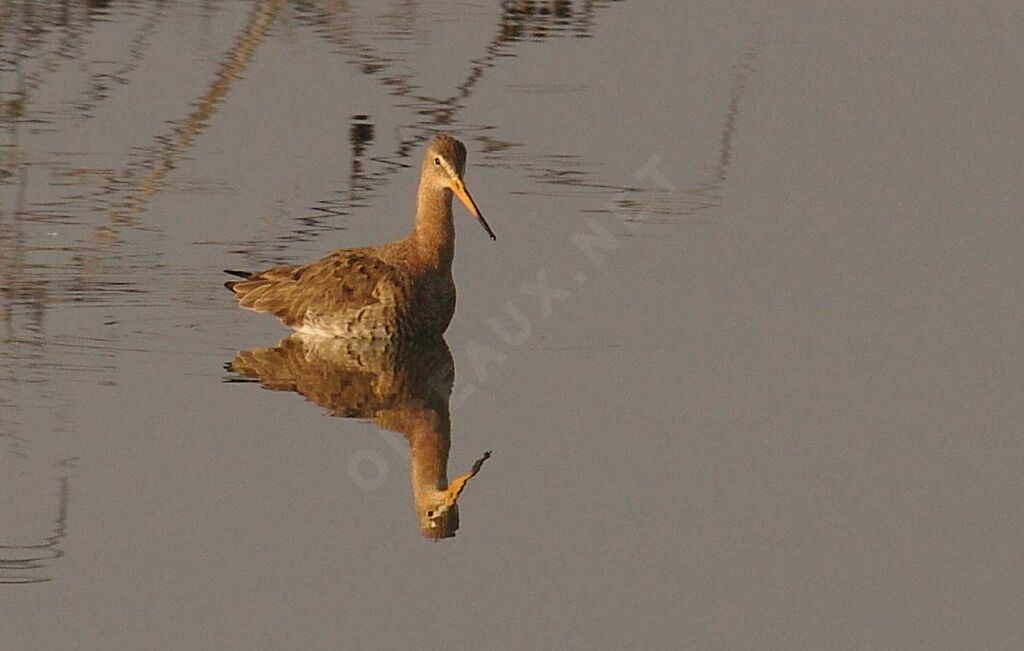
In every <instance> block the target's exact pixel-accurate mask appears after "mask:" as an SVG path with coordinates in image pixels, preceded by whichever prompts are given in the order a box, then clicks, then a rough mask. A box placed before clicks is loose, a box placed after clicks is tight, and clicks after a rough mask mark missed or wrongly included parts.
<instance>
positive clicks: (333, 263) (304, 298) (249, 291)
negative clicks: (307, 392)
mask: <svg viewBox="0 0 1024 651" xmlns="http://www.w3.org/2000/svg"><path fill="white" fill-rule="evenodd" d="M399 284H400V278H399V274H398V273H397V270H396V269H395V268H394V267H393V266H391V265H390V264H388V263H386V262H384V261H383V260H381V259H380V258H378V257H376V256H374V255H371V254H370V253H368V252H361V251H358V250H357V251H339V252H337V253H333V254H331V255H329V256H327V257H325V258H323V259H321V260H318V261H316V262H313V263H311V264H308V265H303V266H301V267H275V268H273V269H268V270H266V271H263V272H260V273H257V274H253V275H252V276H250V277H249V278H246V279H245V280H240V281H237V282H233V283H231V291H233V292H234V293H235V295H236V296H237V297H238V304H239V305H241V306H242V307H244V308H247V309H250V310H253V311H255V312H267V313H270V314H273V315H274V316H276V317H278V318H279V319H281V320H282V321H283V322H284V323H285V325H288V326H297V325H302V324H303V323H304V322H306V320H307V319H308V318H317V317H323V316H327V315H343V314H345V313H348V312H352V313H357V312H359V311H360V310H363V309H366V308H370V307H373V306H375V305H378V304H380V303H382V302H383V301H387V300H390V299H391V298H392V297H393V296H394V294H395V291H396V290H397V285H399Z"/></svg>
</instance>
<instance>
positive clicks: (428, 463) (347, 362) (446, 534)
mask: <svg viewBox="0 0 1024 651" xmlns="http://www.w3.org/2000/svg"><path fill="white" fill-rule="evenodd" d="M225 366H226V368H227V370H229V371H231V372H232V373H233V374H235V375H237V376H240V377H241V378H244V379H252V380H255V381H258V382H259V383H260V384H261V385H262V386H263V387H264V388H266V389H270V390H273V391H291V392H295V393H297V394H299V395H301V396H303V397H304V398H306V400H309V401H310V402H313V403H315V404H317V405H320V406H321V407H323V408H325V409H326V410H327V413H328V414H329V415H330V416H335V417H339V418H358V419H367V420H370V421H372V422H373V423H375V424H376V425H377V426H378V427H380V428H382V429H385V430H389V431H393V432H398V433H400V434H402V436H404V437H405V439H406V441H407V442H408V444H409V451H410V454H411V460H410V462H411V471H412V476H411V479H412V493H413V503H414V504H415V507H416V514H417V520H418V522H419V528H420V533H421V534H422V535H423V536H424V537H426V538H428V539H430V540H440V539H442V538H450V537H452V536H454V535H455V532H456V531H457V530H458V528H459V498H460V497H461V496H462V494H463V492H464V491H465V489H466V487H467V485H468V483H469V482H470V480H471V479H473V478H474V477H475V476H476V475H477V474H478V473H479V472H480V469H481V467H482V466H483V464H484V462H485V461H487V460H488V459H489V458H490V457H491V452H490V451H487V452H484V453H483V455H482V456H481V457H480V458H478V459H477V461H476V462H475V463H474V464H473V466H472V468H470V470H469V471H468V472H466V473H463V474H461V475H459V476H458V477H455V478H454V479H451V480H449V479H448V457H449V451H450V450H451V442H452V440H451V439H452V431H451V430H452V420H451V413H450V409H449V401H450V399H451V393H452V386H453V384H454V382H455V361H454V359H452V353H451V349H450V348H448V345H447V344H446V343H445V341H444V339H443V338H437V339H427V340H420V339H417V340H412V341H410V340H404V339H395V340H390V341H379V340H366V339H344V338H340V337H331V338H327V337H318V336H315V335H306V334H303V333H298V332H297V333H292V334H290V335H288V336H287V337H285V338H284V339H282V340H281V341H280V342H279V343H278V344H277V345H276V346H275V347H273V348H256V349H252V350H243V351H239V352H238V354H236V355H235V358H234V359H233V360H232V361H231V362H228V363H227V364H226V365H225ZM350 472H356V471H353V470H350ZM350 476H353V477H354V475H350Z"/></svg>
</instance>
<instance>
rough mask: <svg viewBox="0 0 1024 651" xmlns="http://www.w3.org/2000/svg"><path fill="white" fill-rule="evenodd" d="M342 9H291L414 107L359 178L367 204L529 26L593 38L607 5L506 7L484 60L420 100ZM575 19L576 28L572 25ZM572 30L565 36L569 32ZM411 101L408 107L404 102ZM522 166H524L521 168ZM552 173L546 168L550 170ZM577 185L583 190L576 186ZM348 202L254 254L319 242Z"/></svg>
mask: <svg viewBox="0 0 1024 651" xmlns="http://www.w3.org/2000/svg"><path fill="white" fill-rule="evenodd" d="M340 4H341V6H337V5H331V6H323V4H322V3H316V2H311V1H309V0H306V1H303V2H297V3H295V4H294V8H295V11H296V12H297V17H298V19H299V20H305V21H306V22H308V23H309V24H311V25H312V26H313V27H314V29H315V30H316V33H317V34H318V35H319V36H320V37H321V38H323V39H324V40H326V41H327V42H329V43H330V44H332V45H334V46H335V47H337V48H338V51H339V52H340V53H341V54H343V55H344V56H346V57H348V58H349V59H350V60H351V61H352V62H353V63H354V64H355V65H356V66H358V67H359V69H360V71H361V72H362V73H363V74H365V75H367V76H369V77H371V78H374V79H376V80H377V81H379V82H380V83H381V85H382V86H383V87H384V90H385V91H386V93H387V94H388V95H389V96H391V97H393V98H394V99H393V101H392V102H391V104H392V107H393V108H395V109H399V110H401V109H411V110H412V111H413V113H414V115H415V116H416V118H415V120H414V122H413V123H412V124H410V125H409V126H410V127H411V128H412V129H413V134H412V135H411V136H407V137H404V138H403V137H399V143H398V145H397V147H396V149H395V151H394V153H393V155H392V160H388V159H385V158H373V159H371V160H373V161H374V162H377V163H380V164H382V165H381V166H380V167H379V168H378V169H377V170H375V171H373V172H368V173H366V174H365V175H364V176H362V177H361V179H360V180H361V181H362V182H363V184H364V185H365V188H366V192H365V193H356V194H355V196H358V197H359V200H365V198H366V197H367V196H370V195H372V193H373V192H374V191H377V190H379V189H380V188H382V187H384V186H386V185H387V184H388V183H389V182H390V180H391V178H392V177H393V176H394V174H395V173H396V172H398V171H399V170H401V169H403V168H404V167H407V165H404V164H402V163H399V162H396V161H401V160H405V159H407V158H409V157H410V156H411V155H412V153H413V152H414V151H417V150H418V149H419V148H420V146H421V145H422V144H423V143H424V142H426V141H427V140H429V139H430V138H432V137H433V136H434V135H436V134H437V133H438V132H441V131H444V130H445V128H446V127H448V126H450V125H451V124H453V123H454V122H455V121H456V117H457V115H458V113H459V110H460V109H462V108H463V107H464V100H466V99H468V98H469V97H470V96H471V95H472V94H473V91H474V89H475V88H476V86H477V84H478V83H479V82H480V80H481V79H482V78H483V77H484V75H485V73H486V72H487V70H489V69H491V68H493V67H495V66H496V65H498V63H499V62H500V61H501V60H502V59H504V58H507V57H509V56H511V54H510V50H511V48H512V47H513V46H514V45H515V44H516V43H518V42H520V41H522V40H523V34H524V33H525V31H527V28H531V27H532V26H535V25H537V24H538V23H545V24H547V23H550V24H551V25H550V26H551V28H550V29H544V30H541V32H542V33H543V38H549V37H552V36H555V35H558V34H560V33H566V34H569V33H574V34H575V35H577V36H579V35H588V36H589V35H590V33H591V30H592V27H593V25H594V12H595V7H596V6H606V5H607V4H608V3H607V2H601V3H593V2H589V3H586V5H585V7H584V9H583V10H581V11H579V12H574V11H573V10H572V7H571V4H572V3H570V2H566V1H565V0H555V1H553V2H551V3H550V5H549V4H548V3H546V2H504V3H502V12H501V14H500V16H499V22H498V28H497V30H496V33H495V35H494V37H493V38H492V39H491V41H490V42H489V43H488V44H487V45H486V46H485V47H484V50H483V54H482V55H481V56H479V57H477V58H474V59H471V60H470V61H469V63H470V71H469V73H468V74H467V75H466V77H465V79H464V80H463V81H462V82H461V83H459V84H457V85H456V90H457V92H456V93H454V94H452V95H450V96H448V97H446V98H436V97H431V96H427V95H423V94H419V92H418V91H419V90H420V87H419V86H418V85H417V84H416V83H414V81H413V75H412V74H410V73H407V72H404V71H402V70H399V69H396V65H395V61H394V60H393V59H390V58H387V57H385V56H382V55H380V54H378V53H377V52H376V51H375V50H374V48H373V47H372V46H370V45H368V44H366V43H363V42H362V41H360V39H359V37H358V36H359V32H358V30H357V29H356V28H355V24H356V16H355V12H354V11H353V9H352V7H351V6H350V5H349V3H347V2H344V3H340ZM416 5H417V3H415V2H411V1H410V2H407V3H406V4H405V5H403V6H404V7H405V9H406V13H407V14H408V15H409V16H412V15H414V13H415V12H414V11H413V9H414V8H415V6H416ZM574 21H576V22H574ZM572 26H575V29H573V30H570V27H572ZM414 27H415V24H414V21H411V20H410V21H404V22H402V23H401V25H400V27H399V28H398V29H396V30H395V32H396V33H398V34H402V35H410V36H411V34H412V29H413V28H414ZM408 100H411V103H410V102H409V101H408ZM463 137H465V138H471V139H474V140H477V141H479V142H481V143H483V144H484V147H485V150H490V151H494V150H497V149H501V148H505V147H507V146H511V143H501V142H499V141H497V140H495V139H493V138H490V137H488V136H487V135H483V134H479V135H473V134H463ZM506 164H507V165H514V164H515V162H514V161H506ZM524 164H525V163H524ZM549 171H550V170H546V172H549ZM577 185H581V186H582V185H584V183H582V182H578V183H577ZM594 187H607V188H610V189H629V188H619V187H617V186H601V185H599V184H598V185H595V186H594ZM349 194H350V198H349V199H348V200H344V199H342V200H337V199H334V200H330V201H323V202H320V203H319V204H318V205H317V206H316V207H315V208H314V211H315V212H316V213H317V214H316V216H315V217H303V218H300V219H299V220H298V221H299V222H300V224H301V225H300V226H299V227H298V228H295V229H293V230H291V231H289V232H288V233H286V234H284V235H282V236H280V237H279V238H277V239H276V240H275V243H273V244H270V245H266V244H264V245H262V246H258V245H256V243H250V246H252V247H253V248H261V249H263V250H268V249H269V250H270V251H274V252H280V251H284V250H286V249H288V248H289V247H290V246H291V245H292V244H294V243H297V242H308V241H312V240H314V239H316V238H317V237H318V236H319V235H320V234H322V233H323V232H324V231H326V230H331V228H332V227H327V226H325V225H324V220H325V219H328V218H330V217H338V216H346V215H348V214H350V213H351V212H352V208H354V207H355V206H356V205H357V203H356V201H354V200H352V198H351V196H352V195H353V193H352V192H351V188H350V193H349ZM261 261H262V262H271V263H278V262H283V261H284V260H280V259H276V258H271V259H266V260H261Z"/></svg>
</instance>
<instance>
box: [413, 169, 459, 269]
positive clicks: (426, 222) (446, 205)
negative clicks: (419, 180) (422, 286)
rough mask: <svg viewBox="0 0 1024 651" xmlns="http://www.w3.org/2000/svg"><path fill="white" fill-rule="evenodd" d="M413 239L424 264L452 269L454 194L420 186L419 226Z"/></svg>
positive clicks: (446, 190)
mask: <svg viewBox="0 0 1024 651" xmlns="http://www.w3.org/2000/svg"><path fill="white" fill-rule="evenodd" d="M411 238H412V239H413V240H414V242H415V244H416V250H417V252H418V253H419V255H420V259H421V260H422V261H423V263H425V264H428V265H430V266H432V267H435V268H438V269H451V266H452V257H453V256H454V255H455V226H454V224H452V192H451V190H448V189H445V188H437V187H435V186H428V185H426V184H421V185H420V189H419V193H418V195H417V199H416V227H415V229H414V230H413V233H412V236H411Z"/></svg>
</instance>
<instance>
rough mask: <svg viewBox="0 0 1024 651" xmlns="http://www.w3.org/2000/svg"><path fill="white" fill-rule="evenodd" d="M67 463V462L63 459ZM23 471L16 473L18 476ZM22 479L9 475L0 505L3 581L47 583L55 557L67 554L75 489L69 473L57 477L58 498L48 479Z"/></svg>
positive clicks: (34, 477) (0, 563) (0, 553)
mask: <svg viewBox="0 0 1024 651" xmlns="http://www.w3.org/2000/svg"><path fill="white" fill-rule="evenodd" d="M62 463H63V462H62ZM21 476H25V475H22V474H21V473H17V474H14V478H18V477H21ZM27 478H28V480H29V481H26V482H18V481H17V480H16V479H13V480H12V478H11V477H8V478H6V479H5V482H11V481H14V483H13V484H11V483H6V484H5V485H4V486H3V488H4V491H3V492H4V494H5V497H6V499H5V500H4V503H3V505H2V506H0V585H5V584H6V585H18V584H26V583H45V582H47V581H51V580H52V579H53V577H52V576H51V575H50V574H49V571H50V569H51V567H50V566H51V565H52V563H53V562H54V561H56V560H57V559H59V558H61V557H63V556H64V550H63V549H62V548H61V543H62V542H63V540H64V537H65V535H66V534H67V526H68V524H67V523H68V499H69V496H70V493H71V489H70V486H69V479H68V477H67V476H61V477H58V478H57V491H56V496H55V497H56V500H55V502H54V499H53V497H51V495H50V493H51V490H50V489H51V486H50V485H49V484H48V483H43V484H42V485H37V484H36V482H35V481H34V480H37V479H39V477H38V476H37V475H31V474H29V475H27Z"/></svg>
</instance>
